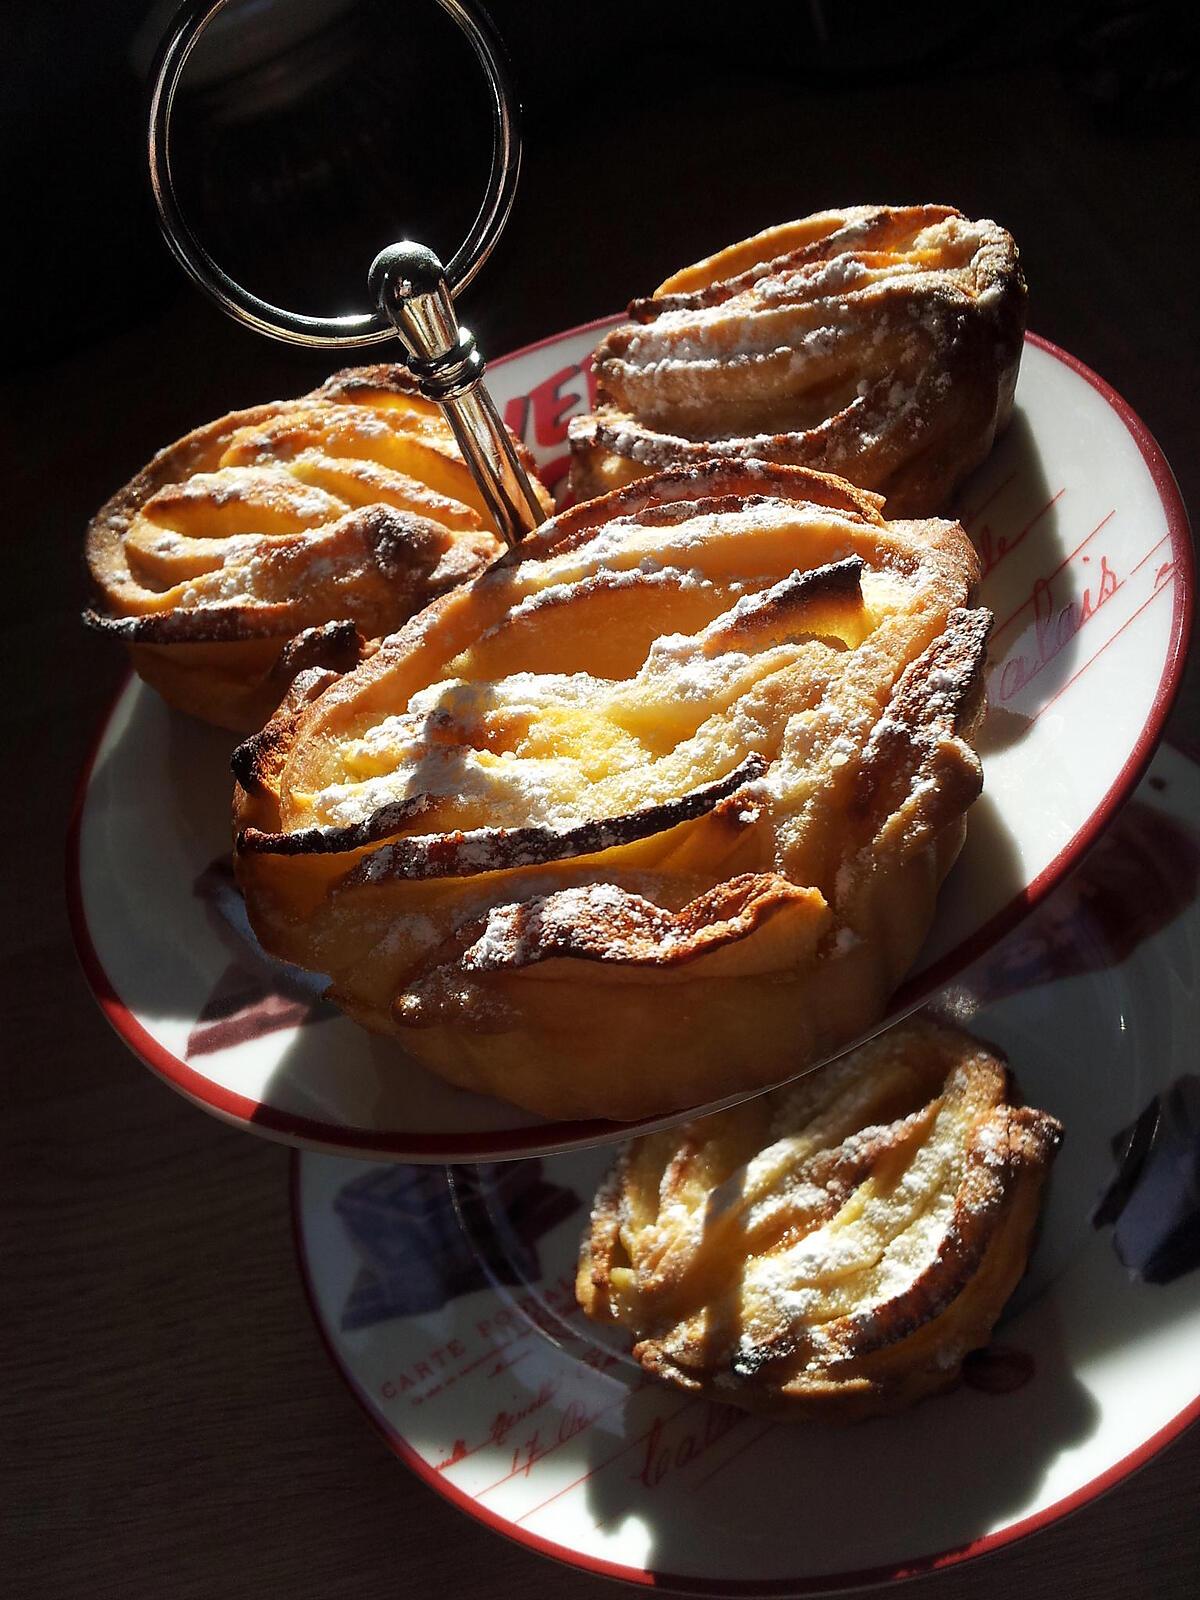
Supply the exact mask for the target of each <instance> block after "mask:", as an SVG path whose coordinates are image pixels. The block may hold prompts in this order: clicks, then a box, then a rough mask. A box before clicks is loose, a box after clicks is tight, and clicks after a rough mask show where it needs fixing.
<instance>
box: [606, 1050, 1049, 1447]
mask: <svg viewBox="0 0 1200 1600" xmlns="http://www.w3.org/2000/svg"><path fill="white" fill-rule="evenodd" d="M1061 1137H1062V1129H1061V1127H1060V1125H1059V1124H1058V1123H1057V1122H1056V1121H1055V1119H1054V1118H1053V1117H1051V1116H1048V1115H1047V1114H1046V1112H1044V1111H1034V1110H1031V1109H1029V1108H1027V1107H1022V1106H1021V1105H1020V1102H1019V1099H1018V1098H1017V1096H1016V1094H1015V1091H1014V1085H1013V1083H1012V1081H1011V1079H1010V1077H1009V1074H1008V1072H1007V1071H1006V1069H1005V1065H1004V1062H1003V1060H1002V1059H1001V1058H1000V1057H999V1056H997V1055H996V1054H995V1053H994V1052H993V1051H991V1050H990V1049H988V1048H987V1047H985V1046H984V1045H982V1044H981V1043H980V1042H979V1041H978V1040H977V1039H972V1038H971V1037H970V1035H969V1034H965V1033H960V1032H959V1031H958V1030H957V1029H953V1028H947V1027H942V1026H939V1025H938V1024H936V1023H933V1022H930V1021H925V1020H921V1019H917V1020H913V1021H910V1022H906V1023H902V1024H900V1025H899V1026H898V1027H896V1028H893V1029H892V1030H891V1031H890V1032H889V1033H886V1034H884V1035H882V1036H881V1037H880V1038H878V1039H874V1040H872V1041H871V1043H869V1044H867V1045H864V1046H862V1047H861V1048H860V1049H858V1050H854V1051H852V1052H851V1053H850V1054H849V1055H848V1056H844V1057H843V1058H842V1059H841V1060H840V1061H837V1062H835V1063H833V1065H831V1066H828V1067H824V1068H821V1069H819V1070H818V1071H817V1072H814V1073H812V1074H810V1075H809V1076H808V1077H805V1078H801V1079H800V1080H799V1081H798V1082H797V1083H795V1084H792V1085H790V1086H788V1087H787V1088H784V1089H776V1090H774V1091H772V1093H770V1094H769V1095H763V1096H760V1097H759V1098H758V1099H756V1100H752V1101H748V1102H746V1103H744V1104H742V1105H740V1106H736V1107H734V1108H733V1109H732V1110H730V1111H722V1112H718V1113H717V1114H716V1115H715V1116H710V1117H704V1118H701V1119H700V1120H699V1121H696V1122H692V1123H689V1124H686V1125H685V1126H684V1127H682V1128H673V1129H671V1130H670V1131H669V1132H665V1133H652V1134H648V1135H646V1136H645V1137H644V1138H641V1139H636V1140H634V1141H633V1142H632V1143H630V1144H628V1145H626V1146H625V1147H624V1148H623V1150H622V1151H621V1154H620V1155H619V1157H618V1159H617V1162H616V1165H615V1167H614V1168H613V1170H612V1172H611V1173H610V1174H609V1176H608V1178H607V1179H606V1180H605V1182H604V1184H603V1185H602V1186H601V1188H600V1191H599V1193H598V1195H597V1197H596V1203H595V1209H594V1210H593V1213H592V1221H591V1228H590V1231H589V1233H588V1235H587V1237H586V1238H585V1239H584V1243H583V1249H582V1252H581V1255H580V1262H579V1274H578V1279H577V1283H576V1290H577V1293H578V1297H579V1301H580V1304H581V1305H582V1306H583V1308H584V1310H585V1311H586V1312H587V1313H588V1315H589V1316H591V1317H594V1318H596V1319H597V1320H598V1321H602V1322H604V1321H608V1322H617V1323H621V1324H622V1325H623V1326H624V1327H626V1328H627V1329H629V1331H630V1333H631V1334H632V1335H633V1337H634V1339H635V1341H636V1342H635V1344H634V1351H633V1353H634V1356H635V1358H636V1359H637V1360H638V1361H639V1362H640V1363H641V1365H642V1366H643V1367H644V1368H645V1369H646V1371H647V1372H650V1373H653V1374H654V1375H655V1377H658V1378H663V1379H665V1380H666V1381H667V1382H669V1383H673V1384H677V1385H678V1386H679V1387H681V1388H683V1389H689V1390H694V1391H699V1392H703V1393H706V1394H709V1395H711V1396H712V1398H714V1399H718V1400H725V1401H728V1402H730V1403H731V1404H734V1405H739V1406H744V1407H746V1408H747V1409H749V1410H753V1411H764V1412H767V1413H769V1414H772V1415H774V1416H776V1417H778V1418H779V1419H780V1420H802V1419H825V1420H831V1421H849V1420H852V1419H854V1418H859V1417H866V1416H871V1415H874V1414H877V1413H880V1412H888V1411H896V1410H899V1409H901V1408H902V1407H904V1406H907V1405H911V1404H912V1403H913V1402H914V1401H916V1400H920V1399H922V1398H923V1397H924V1396H926V1395H930V1394H934V1393H937V1392H938V1391H939V1390H942V1389H946V1388H949V1387H951V1386H952V1385H953V1384H955V1383H956V1382H957V1381H958V1378H959V1376H960V1374H961V1370H962V1363H963V1358H964V1357H965V1356H966V1355H967V1354H968V1353H969V1352H970V1351H972V1350H975V1349H978V1348H979V1347H980V1346H982V1345H985V1344H986V1343H987V1341H988V1337H989V1335H990V1333H991V1330H992V1328H993V1326H994V1324H995V1322H996V1319H997V1318H998V1317H999V1315H1000V1312H1001V1310H1002V1308H1003V1306H1004V1303H1005V1301H1006V1300H1007V1299H1008V1297H1009V1295H1010V1294H1011V1293H1012V1291H1013V1289H1014V1288H1015V1286H1016V1283H1017V1280H1018V1279H1019V1278H1020V1276H1021V1274H1022V1272H1023V1271H1024V1269H1025V1262H1026V1258H1027V1256H1028V1253H1029V1246H1030V1238H1031V1235H1032V1231H1033V1227H1034V1223H1035V1221H1036V1219H1037V1215H1038V1209H1039V1201H1040V1198H1041V1192H1042V1186H1043V1182H1044V1180H1045V1177H1046V1173H1047V1171H1048V1169H1049V1166H1050V1163H1051V1161H1052V1160H1053V1157H1054V1154H1055V1151H1056V1149H1057V1147H1058V1143H1059V1140H1060V1139H1061Z"/></svg>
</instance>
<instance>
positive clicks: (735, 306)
mask: <svg viewBox="0 0 1200 1600" xmlns="http://www.w3.org/2000/svg"><path fill="white" fill-rule="evenodd" d="M629 313H630V316H631V318H632V319H633V320H632V321H631V322H629V323H626V324H624V325H623V326H621V327H619V328H615V329H613V330H612V331H611V332H610V333H608V334H606V335H605V336H604V338H603V339H602V340H601V341H600V344H599V345H598V346H597V349H596V355H595V366H596V378H597V385H598V387H597V408H596V411H595V412H594V413H592V414H590V415H588V416H585V417H580V418H577V419H575V420H574V421H573V422H572V423H571V425H570V438H571V449H572V466H571V482H572V486H573V489H574V491H575V493H576V494H577V495H578V496H579V497H580V498H586V497H587V496H589V495H595V494H601V493H603V492H604V491H605V490H608V489H613V488H616V487H618V486H619V485H620V484H623V483H628V482H631V481H632V480H634V479H635V478H638V477H642V476H645V475H646V474H647V473H652V472H655V471H659V470H661V469H662V468H663V467H668V466H673V465H678V464H681V463H684V462H688V461H694V460H699V459H702V458H703V457H704V456H706V455H712V454H714V453H715V454H721V455H732V456H740V457H752V458H758V459H765V460H770V461H782V462H791V463H795V464H798V465H801V466H808V467H816V468H819V469H820V470H821V471H825V472H835V473H839V474H841V475H842V476H843V477H845V478H848V479H849V480H850V482H852V483H855V484H858V485H860V486H861V487H862V488H864V489H871V490H875V491H878V492H879V493H881V494H884V495H886V497H887V501H888V507H889V510H890V512H891V514H892V515H893V516H906V517H912V516H929V515H931V514H933V513H935V512H938V511H941V510H943V509H944V508H945V507H946V506H947V505H948V504H949V502H950V498H951V496H952V494H953V491H954V489H955V488H956V486H957V485H958V484H959V483H960V482H961V481H962V479H963V478H964V477H965V476H966V475H967V473H969V472H970V471H971V470H972V469H973V468H974V467H975V466H977V465H978V464H979V462H981V461H982V460H983V458H984V457H985V456H986V455H987V453H988V451H989V450H990V449H991V446H992V441H993V439H994V438H995V436H996V434H997V432H998V431H999V430H1000V429H1002V428H1003V427H1004V425H1005V423H1006V422H1007V420H1008V417H1009V414H1010V412H1011V409H1012V399H1013V390H1014V388H1015V385H1016V379H1017V369H1018V366H1019V364H1020V359H1021V346H1022V339H1023V336H1024V328H1025V283H1024V279H1023V278H1022V275H1021V270H1020V266H1019V264H1018V258H1017V249H1016V245H1015V244H1014V243H1013V240H1012V238H1011V236H1010V235H1009V234H1008V233H1006V232H1005V231H1004V229H1003V228H1001V227H999V226H998V225H997V224H996V223H994V222H990V221H971V220H970V219H968V218H967V217H964V216H963V215H962V214H961V213H960V212H958V211H955V210H954V209H953V208H952V207H949V206H851V207H849V208H847V209H845V210H843V211H825V212H820V213H818V214H817V215H815V216H810V217H805V218H803V219H802V220H801V221H799V222H791V223H785V224H784V225H782V226H781V227H775V228H768V229H767V230H766V231H765V232H763V233H760V234H756V235H755V236H754V237H753V238H751V239H747V240H745V241H744V242H742V243H741V244H736V245H732V246H730V247H729V248H728V249H727V250H722V251H720V252H719V253H718V254H717V255H715V256H711V257H709V258H708V259H707V260H705V261H701V262H699V263H698V264H697V265H696V266H694V267H687V268H685V269H684V270H683V271H681V272H678V273H676V274H675V275H674V276H673V277H671V278H668V279H667V281H666V282H665V283H664V284H662V285H661V287H660V288H659V289H658V290H656V292H655V293H654V294H653V295H652V296H651V297H650V298H649V299H646V300H638V301H635V302H634V303H633V304H632V305H631V306H630V308H629Z"/></svg>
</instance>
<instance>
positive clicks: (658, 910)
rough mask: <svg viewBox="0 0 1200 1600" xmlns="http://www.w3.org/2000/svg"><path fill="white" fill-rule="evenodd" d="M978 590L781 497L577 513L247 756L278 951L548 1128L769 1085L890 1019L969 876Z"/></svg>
mask: <svg viewBox="0 0 1200 1600" xmlns="http://www.w3.org/2000/svg"><path fill="white" fill-rule="evenodd" d="M977 570H978V568H977V560H976V557H975V554H974V551H973V550H972V548H971V546H970V543H969V541H968V540H967V538H966V536H965V535H964V534H963V532H962V529H961V528H959V527H958V526H957V525H956V524H954V523H931V522H925V523H919V524H914V523H904V522H893V523H887V522H885V521H884V520H883V517H882V516H881V514H880V511H879V501H878V500H877V498H875V497H873V496H871V495H867V494H863V493H862V492H860V491H858V490H855V489H852V488H851V487H850V486H849V485H848V484H846V483H844V482H842V481H841V480H839V479H836V478H832V477H828V476H824V475H821V474H817V473H811V472H806V471H804V470H803V469H800V468H795V467H778V466H765V465H760V466H757V467H752V466H747V465H745V464H735V463H728V462H726V463H721V462H713V463H708V464H705V465H702V466H700V467H698V468H694V469H683V470H680V471H677V472H674V473H667V474H664V475H662V476H660V477H658V478H656V479H653V480H647V481H646V482H643V483H639V484H635V485H633V486H631V487H629V488H626V489H624V490H621V491H618V492H616V493H614V494H612V495H609V496H607V497H605V498H603V499H601V500H597V501H594V502H591V503H590V504H587V505H583V506H578V507H576V508H575V509H573V510H571V511H568V512H565V513H563V514H562V515H560V516H559V517H556V518H555V519H554V520H553V521H551V522H549V523H547V524H546V525H545V527H544V528H543V529H542V530H540V531H539V532H538V533H537V534H536V535H534V536H532V537H531V538H530V539H529V540H527V541H526V543H525V544H523V545H522V546H521V547H520V549H519V550H517V551H515V552H513V553H512V554H511V555H509V556H506V557H505V558H504V559H503V560H502V561H501V562H499V563H498V564H497V565H495V566H494V567H492V568H491V569H490V570H489V571H488V572H486V573H485V574H483V575H482V576H481V577H478V578H476V579H474V580H473V581H472V582H470V583H468V584H465V585H463V586H461V587H460V588H458V589H456V590H454V591H453V592H451V593H450V594H448V595H446V596H444V597H442V598H441V599H440V600H438V601H436V602H435V603H434V604H433V605H432V606H431V607H429V608H428V609H427V610H426V611H424V612H423V613H422V614H421V615H419V616H418V617H416V618H414V619H413V620H412V621H411V622H409V623H408V624H407V625H406V626H405V627H404V628H402V629H401V630H400V631H399V632H398V633H396V634H395V635H393V636H392V637H391V638H389V639H387V640H385V641H384V642H383V643H382V645H381V646H380V648H379V650H378V651H377V652H376V654H375V655H374V656H373V657H372V658H371V659H370V660H369V661H368V662H366V663H364V664H363V665H361V666H359V667H358V668H356V669H355V670H354V671H353V672H350V673H348V674H346V675H345V676H342V677H340V678H338V677H335V676H334V675H333V674H324V675H322V674H319V673H316V674H311V675H309V676H307V677H304V678H302V679H299V680H298V681H297V685H296V691H295V693H294V694H293V696H292V697H291V699H290V701H289V702H288V703H287V704H286V705H285V707H284V708H283V709H282V710H281V712H280V714H279V715H278V716H277V717H276V718H275V719H274V720H273V721H272V722H271V723H270V724H269V725H268V727H267V728H266V729H264V730H263V732H262V734H261V735H259V736H257V737H255V738H254V739H252V740H250V741H248V743H246V744H245V745H243V746H242V747H241V749H240V750H239V752H238V757H237V762H236V770H237V773H238V778H239V788H238V792H237V796H236V800H235V812H236V823H237V848H236V865H237V871H238V877H239V880H240V882H241V884H242V887H243V889H244V892H245V896H246V903H247V907H248V909H249V913H250V916H251V919H252V921H253V923H254V926H255V929H256V931H257V933H258V935H259V937H260V939H261V940H262V942H263V943H264V945H265V946H266V947H267V949H269V950H271V951H272V952H273V953H275V954H276V955H279V956H281V957H283V958H284V959H285V960H287V961H291V962H295V963H298V964H300V965H302V966H305V967H309V968H312V969H315V970H317V971H320V972H325V973H328V974H329V975H330V976H331V979H332V987H331V991H330V992H331V994H332V996H333V998H334V999H335V1000H337V1002H338V1003H339V1004H340V1005H342V1006H343V1007H344V1008H345V1009H346V1010H347V1011H348V1012H349V1013H350V1014H351V1015H352V1016H354V1017H357V1018H358V1019H359V1020H360V1021H362V1022H363V1023H365V1024H366V1025H367V1026H368V1027H371V1028H374V1029H377V1030H379V1031H381V1032H386V1033H390V1034H392V1035H394V1036H395V1037H397V1038H399V1039H401V1040H402V1041H403V1042H404V1044H405V1045H406V1046H407V1047H408V1048H409V1049H410V1050H411V1051H412V1052H413V1053H415V1054H416V1055H417V1056H418V1057H420V1059H421V1060H423V1061H424V1062H426V1063H427V1064H428V1065H429V1066H431V1067H432V1068H433V1069H434V1070H435V1071H437V1072H440V1073H442V1074H443V1075H444V1076H445V1077H447V1078H449V1079H450V1080H451V1081H452V1082H455V1083H458V1084H461V1085H463V1086H466V1087H470V1088H473V1089H478V1090H483V1091H485V1092H488V1093H491V1094H496V1095H499V1096H501V1097H502V1098H505V1099H507V1100H510V1101H512V1102H514V1103H515V1104H517V1105H520V1106H523V1107H527V1108H529V1109H531V1110H534V1111H539V1112H542V1113H543V1114H545V1115H550V1116H601V1117H611V1118H620V1119H630V1118H634V1117H638V1116H642V1115H647V1114H649V1113H652V1112H657V1111H665V1110H671V1109H675V1108H679V1107H686V1106H695V1105H700V1104H704V1103H707V1102H709V1101H711V1100H713V1099H715V1098H718V1097H720V1096H722V1095H725V1094H728V1093H732V1092H735V1091H737V1090H740V1089H745V1088H751V1087H754V1086H757V1085H766V1084H770V1083H774V1082H778V1081H779V1080H780V1079H781V1078H782V1077H783V1076H785V1075H786V1074H788V1073H789V1072H791V1071H794V1070H796V1068H797V1066H798V1065H801V1064H803V1062H804V1061H805V1060H812V1059H814V1058H815V1057H817V1056H818V1055H819V1054H823V1053H826V1052H827V1051H828V1050H829V1049H831V1048H834V1047H835V1046H837V1045H839V1044H844V1043H846V1042H848V1041H849V1040H850V1039H851V1038H853V1037H854V1036H855V1035H856V1033H858V1032H859V1031H860V1030H861V1029H862V1028H865V1027H867V1026H869V1024H870V1023H871V1022H872V1021H873V1020H874V1019H875V1018H876V1017H877V1016H878V1015H879V1014H880V1012H881V1010H882V1008H883V1006H884V1004H885V1003H886V1000H887V998H888V996H889V994H890V993H891V991H892V989H893V988H894V986H895V984H896V982H897V981H898V979H899V978H900V976H901V975H902V973H903V972H904V970H905V969H906V968H907V966H908V965H909V964H910V963H911V961H912V959H913V956H914V955H915V953H916V950H917V948H918V946H919V945H920V943H921V940H922V939H923V937H924V935H925V932H926V930H927V928H928V925H929V922H930V919H931V916H932V913H933V907H934V901H935V897H936V893H937V887H938V884H939V883H940V881H941V878H942V876H943V875H944V873H945V872H946V870H947V869H948V867H949V865H950V863H951V861H952V860H953V858H954V856H955V854H956V852H957V850H958V848H959V846H960V844H961V841H962V837H963V829H964V813H965V811H966V808H967V807H968V805H969V804H970V803H971V801H972V800H973V799H974V798H975V796H976V795H977V793H978V792H979V787H980V783H981V773H980V767H979V762H978V760H977V758H976V756H975V754H974V752H973V750H972V749H971V747H970V744H969V739H970V735H971V732H972V729H973V728H974V725H975V722H976V720H977V717H978V715H979V713H980V709H981V704H982V689H981V683H982V678H981V668H982V661H983V654H984V642H985V637H986V633H987V628H988V624H989V620H990V619H989V617H988V614H987V613H986V612H983V611H980V610H976V609H971V607H970V605H969V601H970V595H971V590H972V586H973V584H974V582H975V579H976V576H977Z"/></svg>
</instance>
